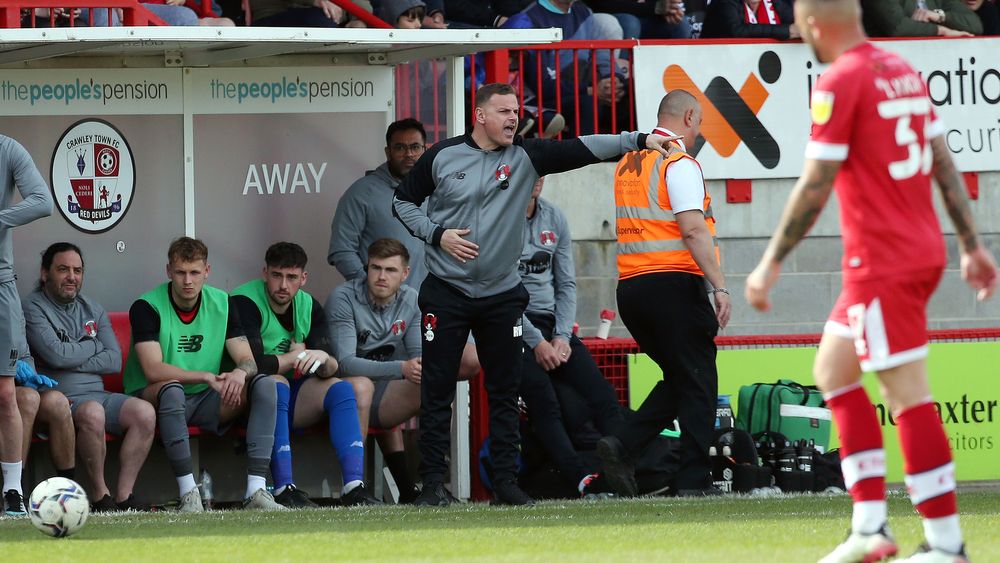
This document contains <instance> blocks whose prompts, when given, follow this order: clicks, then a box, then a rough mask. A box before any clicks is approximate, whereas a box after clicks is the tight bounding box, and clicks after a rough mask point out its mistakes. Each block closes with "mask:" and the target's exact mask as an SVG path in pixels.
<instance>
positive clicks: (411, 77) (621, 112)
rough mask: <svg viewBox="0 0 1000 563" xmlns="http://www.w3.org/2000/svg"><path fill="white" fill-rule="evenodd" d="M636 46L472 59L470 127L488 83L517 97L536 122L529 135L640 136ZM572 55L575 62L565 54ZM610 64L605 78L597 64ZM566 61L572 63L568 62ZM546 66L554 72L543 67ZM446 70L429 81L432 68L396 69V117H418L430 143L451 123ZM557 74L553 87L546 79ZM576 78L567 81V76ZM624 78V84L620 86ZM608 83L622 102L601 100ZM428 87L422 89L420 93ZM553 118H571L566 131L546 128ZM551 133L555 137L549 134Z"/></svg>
mask: <svg viewBox="0 0 1000 563" xmlns="http://www.w3.org/2000/svg"><path fill="white" fill-rule="evenodd" d="M638 44H639V42H638V41H563V42H561V43H554V44H551V45H545V46H542V47H538V46H535V47H517V48H511V49H501V50H497V51H491V52H488V53H485V54H480V55H476V56H468V57H466V72H465V77H464V80H465V92H466V96H467V100H468V101H467V111H466V113H467V115H468V116H469V119H470V121H471V111H469V110H468V108H471V107H472V106H473V105H474V98H475V91H476V88H478V87H479V86H481V85H483V84H484V83H488V82H508V83H510V84H512V85H513V86H514V88H515V90H516V91H517V95H518V102H519V105H520V108H521V109H520V118H521V122H522V123H524V122H525V120H526V119H533V120H534V125H533V126H532V127H531V128H530V130H527V131H524V133H525V134H526V135H529V136H555V137H556V138H564V137H576V136H580V135H582V134H589V133H613V132H618V131H623V130H629V131H634V130H635V129H636V117H635V91H634V88H633V87H632V81H631V79H630V78H629V77H631V76H632V48H633V47H635V46H636V45H638ZM567 52H571V53H572V56H570V55H568V54H566V53H567ZM603 57H607V59H608V60H609V61H610V63H611V65H612V66H611V67H610V68H614V69H615V70H616V72H611V73H610V74H609V75H608V76H601V74H600V73H599V71H598V69H599V67H598V58H603ZM567 58H568V59H569V60H567ZM546 61H548V62H550V63H552V64H551V68H549V67H547V66H546V65H545V62H546ZM443 68H444V66H443V65H440V64H435V65H434V66H433V67H432V68H431V69H430V71H431V72H433V73H434V74H435V76H436V79H435V80H432V81H430V82H428V80H427V79H426V77H424V78H422V80H423V81H422V82H421V78H420V75H421V73H424V74H426V73H427V72H428V70H429V69H428V67H427V62H426V61H417V62H412V63H408V64H405V65H399V66H398V67H397V68H396V85H397V86H396V102H397V104H396V117H397V119H403V118H405V117H414V118H417V119H419V120H421V121H422V122H424V126H425V127H426V128H427V129H428V137H429V139H428V140H429V141H430V142H435V141H437V140H440V139H442V138H444V137H443V133H442V134H441V136H437V135H436V133H437V132H443V131H445V129H446V124H445V123H443V122H442V121H441V119H442V118H443V116H444V115H445V111H444V108H445V97H446V96H445V91H444V88H443V87H442V86H443V85H444V81H443V80H442V78H441V73H442V71H443ZM551 72H554V73H555V74H554V80H548V79H547V76H549V75H550V73H551ZM567 72H568V73H571V75H570V76H567V75H566V73H567ZM622 76H624V77H625V78H624V80H625V82H624V84H622V80H623V78H622ZM602 79H604V80H606V81H607V85H608V87H609V90H610V92H612V93H614V92H616V91H617V90H618V89H619V88H621V89H622V93H621V97H620V98H619V97H618V96H615V95H612V96H610V98H607V99H606V100H605V101H600V100H599V96H598V92H597V89H596V88H595V86H596V85H597V84H598V83H599V82H600V81H601V80H602ZM421 85H422V86H421ZM555 114H560V115H562V116H563V118H564V119H565V122H566V123H567V127H566V129H565V130H564V131H559V132H556V133H555V134H554V135H552V134H550V135H547V134H546V128H547V127H548V126H549V123H550V121H551V119H552V118H553V116H554V115H555ZM431 131H434V132H435V135H431ZM550 133H552V132H550Z"/></svg>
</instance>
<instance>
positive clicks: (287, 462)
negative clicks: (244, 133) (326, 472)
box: [232, 242, 380, 508]
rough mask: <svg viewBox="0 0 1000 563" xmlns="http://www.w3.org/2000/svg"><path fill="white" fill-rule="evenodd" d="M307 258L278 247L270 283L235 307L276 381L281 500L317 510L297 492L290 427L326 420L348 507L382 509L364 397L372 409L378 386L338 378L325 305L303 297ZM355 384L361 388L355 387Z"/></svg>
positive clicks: (249, 289)
mask: <svg viewBox="0 0 1000 563" xmlns="http://www.w3.org/2000/svg"><path fill="white" fill-rule="evenodd" d="M306 260H307V258H306V252H305V250H303V249H302V247H301V246H299V245H297V244H294V243H290V242H278V243H275V244H272V245H271V246H270V247H269V248H268V249H267V252H266V253H265V255H264V264H265V265H264V275H263V279H261V278H258V279H255V280H253V281H250V282H247V283H245V284H243V285H241V286H239V287H237V288H236V289H234V290H233V292H232V303H233V304H234V306H235V307H236V308H237V309H238V312H239V316H240V321H241V322H242V323H243V328H244V330H245V331H246V334H247V339H248V340H249V341H250V349H251V350H253V356H254V361H255V362H257V366H258V369H259V370H260V371H262V372H264V373H273V374H276V375H273V376H272V377H273V378H274V379H275V381H277V383H278V386H277V396H278V402H277V410H278V416H277V423H276V426H275V430H274V447H273V448H272V450H271V475H272V477H273V479H274V493H275V495H276V496H275V500H276V501H278V503H280V504H282V505H284V506H286V507H288V508H310V507H315V506H316V504H315V503H314V502H312V501H311V500H309V495H308V494H306V493H305V492H304V491H302V490H300V489H298V488H296V487H295V484H294V482H293V480H292V450H291V446H290V436H289V429H290V428H295V429H302V428H308V427H310V426H312V425H314V424H316V423H317V422H320V421H321V420H322V419H323V418H326V419H327V423H328V428H329V431H330V434H329V438H330V442H331V444H332V445H333V450H334V451H335V452H337V458H338V460H339V461H340V468H341V473H342V475H343V479H344V486H343V488H342V489H341V493H342V495H341V503H342V504H344V505H348V506H350V505H358V504H380V503H379V502H378V501H377V500H375V499H374V498H373V497H372V496H371V495H369V494H368V492H367V490H366V489H365V486H364V481H363V479H364V464H365V449H364V437H363V433H362V428H363V427H367V422H368V420H367V419H368V414H367V412H366V413H365V414H364V416H359V414H358V411H359V409H358V403H359V400H358V398H361V399H362V401H363V403H364V404H365V405H368V404H370V403H371V398H372V386H371V383H370V382H369V381H367V380H364V379H363V378H354V381H345V380H343V378H340V379H338V378H336V377H334V374H335V373H337V369H338V365H337V360H336V359H334V358H333V357H332V356H330V355H329V353H327V350H329V349H330V339H329V338H328V336H327V335H328V332H327V330H326V315H325V314H324V312H323V307H322V306H320V304H319V302H317V301H316V299H315V298H314V297H313V296H312V295H309V294H308V293H306V292H305V291H302V289H301V288H302V286H304V285H305V284H306V281H307V280H308V279H309V272H308V271H306V269H305V268H306ZM355 384H356V385H355Z"/></svg>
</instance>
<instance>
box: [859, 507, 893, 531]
mask: <svg viewBox="0 0 1000 563" xmlns="http://www.w3.org/2000/svg"><path fill="white" fill-rule="evenodd" d="M888 518H889V510H888V509H887V508H886V504H885V501H884V500H866V501H861V502H856V503H854V513H853V514H852V515H851V531H852V532H855V533H858V534H874V533H875V532H877V531H878V530H879V528H881V527H882V525H883V524H885V522H886V520H888Z"/></svg>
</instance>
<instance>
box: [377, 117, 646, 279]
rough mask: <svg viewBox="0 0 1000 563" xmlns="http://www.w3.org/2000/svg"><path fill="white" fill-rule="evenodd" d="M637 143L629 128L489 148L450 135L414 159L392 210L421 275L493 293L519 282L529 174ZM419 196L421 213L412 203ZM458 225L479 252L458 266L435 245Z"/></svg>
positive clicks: (640, 141) (642, 141)
mask: <svg viewBox="0 0 1000 563" xmlns="http://www.w3.org/2000/svg"><path fill="white" fill-rule="evenodd" d="M645 145H646V135H645V134H643V133H635V132H633V133H621V134H619V135H586V136H583V137H579V138H577V139H570V140H567V141H553V140H547V139H522V138H521V137H515V138H514V143H513V144H512V145H510V146H508V147H501V148H498V149H496V150H489V151H487V150H483V149H481V148H479V147H478V146H476V144H475V142H474V141H473V140H472V136H471V135H464V136H461V137H452V138H451V139H446V140H444V141H441V142H440V143H437V144H435V145H434V146H433V147H431V148H430V149H428V150H427V152H425V153H424V154H423V155H422V156H421V157H420V160H418V161H417V164H416V165H415V166H414V167H413V169H412V170H410V173H409V174H407V175H406V178H404V179H403V181H402V183H400V185H399V186H398V187H397V188H396V196H395V198H394V199H393V212H394V213H395V214H396V217H398V218H399V220H400V221H402V222H403V224H404V225H405V226H406V228H407V229H408V230H409V231H410V232H411V233H413V236H415V237H417V238H419V239H421V240H423V241H424V243H425V250H426V252H425V258H426V261H427V270H428V272H429V273H431V274H433V275H434V276H436V277H438V278H440V279H441V280H443V281H445V282H447V283H448V284H450V285H452V286H453V287H455V288H456V289H457V290H459V291H461V292H462V293H464V294H465V295H466V296H468V297H472V298H481V297H489V296H491V295H497V294H499V293H503V292H504V291H507V290H510V289H512V288H513V287H515V286H517V284H518V283H520V281H521V276H520V275H519V274H518V271H517V265H518V259H519V258H520V256H521V250H522V248H523V246H524V244H523V238H524V221H525V218H524V210H525V209H526V208H527V205H528V199H529V198H530V197H531V189H532V187H533V186H534V184H535V180H537V179H538V177H539V176H544V175H546V174H555V173H557V172H565V171H567V170H573V169H575V168H580V167H583V166H586V165H588V164H594V163H597V162H601V161H602V160H608V159H610V158H615V157H619V156H621V155H623V154H625V153H627V152H629V151H634V150H638V149H639V147H644V146H645ZM609 189H610V188H609ZM432 195H433V197H431V196H432ZM427 198H430V199H429V200H427V207H426V211H425V210H424V209H421V208H420V205H421V204H423V203H424V200H425V199H427ZM461 228H468V229H470V230H471V232H470V233H469V234H468V235H466V236H465V237H464V238H465V239H466V240H469V241H472V242H474V243H476V244H478V245H479V257H478V258H476V259H475V260H469V261H468V262H466V263H465V264H462V263H461V262H459V261H458V260H455V259H454V258H452V257H451V255H449V254H448V253H447V252H446V251H445V250H444V249H443V248H441V246H440V245H441V235H442V234H443V233H444V230H445V229H461Z"/></svg>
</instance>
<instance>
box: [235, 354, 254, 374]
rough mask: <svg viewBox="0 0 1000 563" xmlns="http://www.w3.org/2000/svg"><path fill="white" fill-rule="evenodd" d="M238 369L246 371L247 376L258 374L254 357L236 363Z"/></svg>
mask: <svg viewBox="0 0 1000 563" xmlns="http://www.w3.org/2000/svg"><path fill="white" fill-rule="evenodd" d="M236 369H241V370H243V371H245V372H246V374H247V377H253V376H255V375H257V362H255V361H253V358H247V359H245V360H243V361H242V362H240V363H238V364H236Z"/></svg>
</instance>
